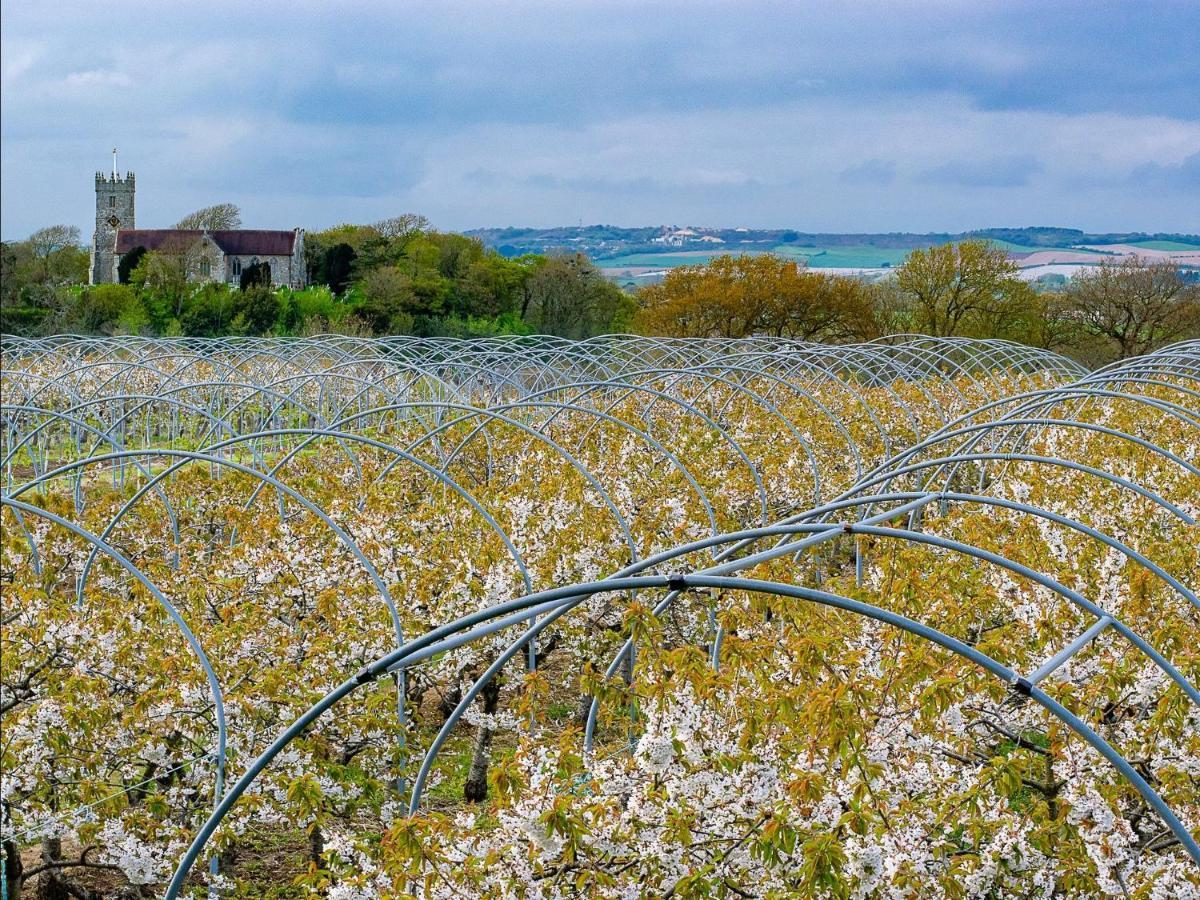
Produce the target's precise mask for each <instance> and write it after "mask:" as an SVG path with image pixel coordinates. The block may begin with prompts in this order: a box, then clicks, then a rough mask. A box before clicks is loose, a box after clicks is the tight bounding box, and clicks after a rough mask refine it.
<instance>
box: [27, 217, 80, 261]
mask: <svg viewBox="0 0 1200 900" xmlns="http://www.w3.org/2000/svg"><path fill="white" fill-rule="evenodd" d="M28 240H29V246H30V248H31V249H32V250H33V252H34V255H35V256H38V257H41V258H42V259H45V258H47V257H49V256H50V255H51V254H52V253H56V252H58V251H59V250H63V249H66V248H67V247H78V246H79V243H80V237H79V229H78V228H76V227H75V226H74V225H50V226H48V227H46V228H39V229H38V230H37V231H35V232H34V233H33V234H31V235H30V236H29V238H28Z"/></svg>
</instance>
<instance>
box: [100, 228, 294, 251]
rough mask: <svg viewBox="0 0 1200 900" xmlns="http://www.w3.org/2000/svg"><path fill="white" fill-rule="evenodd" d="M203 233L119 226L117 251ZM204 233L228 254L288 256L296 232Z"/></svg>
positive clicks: (184, 241) (176, 242)
mask: <svg viewBox="0 0 1200 900" xmlns="http://www.w3.org/2000/svg"><path fill="white" fill-rule="evenodd" d="M205 233H206V232H204V231H199V230H192V229H187V228H122V229H121V230H119V231H118V232H117V253H128V252H129V251H130V250H133V249H136V248H137V247H145V248H146V249H147V250H161V249H163V248H164V247H186V246H190V245H191V244H192V242H193V241H197V240H199V239H200V238H201V237H202V236H203V235H204V234H205ZM207 234H208V236H209V237H210V238H212V239H213V242H214V243H216V245H217V246H218V247H220V248H221V250H222V251H223V252H225V253H227V254H230V255H231V256H291V255H292V251H293V250H294V249H295V247H296V232H295V231H267V230H264V229H259V228H239V229H237V230H235V231H209V232H207Z"/></svg>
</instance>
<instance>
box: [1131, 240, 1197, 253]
mask: <svg viewBox="0 0 1200 900" xmlns="http://www.w3.org/2000/svg"><path fill="white" fill-rule="evenodd" d="M1129 246H1131V247H1141V248H1142V249H1143V250H1168V251H1170V250H1178V251H1184V252H1186V251H1188V250H1191V251H1193V252H1195V251H1197V250H1200V244H1184V243H1182V242H1181V241H1138V242H1137V243H1135V244H1130V245H1129Z"/></svg>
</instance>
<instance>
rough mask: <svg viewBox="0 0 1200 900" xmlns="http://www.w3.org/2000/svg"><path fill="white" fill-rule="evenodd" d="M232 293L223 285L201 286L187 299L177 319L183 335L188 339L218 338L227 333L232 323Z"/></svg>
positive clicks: (233, 312)
mask: <svg viewBox="0 0 1200 900" xmlns="http://www.w3.org/2000/svg"><path fill="white" fill-rule="evenodd" d="M232 294H233V292H231V291H230V290H229V288H228V287H226V286H225V285H224V284H219V283H218V284H205V285H202V286H201V287H200V288H199V289H198V290H197V291H196V292H195V293H194V294H192V295H191V296H190V297H189V298H188V302H187V306H186V308H185V309H184V310H183V312H182V314H181V315H180V316H179V317H178V319H179V326H180V328H181V330H182V332H183V334H185V335H188V336H189V337H220V336H221V335H224V334H228V333H229V325H230V323H231V322H232V321H233V318H234V315H235V310H234V298H233V296H232Z"/></svg>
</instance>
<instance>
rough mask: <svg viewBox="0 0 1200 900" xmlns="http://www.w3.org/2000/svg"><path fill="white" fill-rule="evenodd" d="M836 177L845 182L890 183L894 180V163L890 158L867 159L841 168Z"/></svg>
mask: <svg viewBox="0 0 1200 900" xmlns="http://www.w3.org/2000/svg"><path fill="white" fill-rule="evenodd" d="M838 178H839V179H840V180H841V181H843V182H845V183H847V184H867V185H887V184H891V183H892V182H893V181H895V180H896V163H895V162H894V161H893V160H890V159H868V160H866V161H864V162H861V163H859V164H858V165H855V166H850V167H849V168H846V169H842V171H841V172H840V173H839V174H838Z"/></svg>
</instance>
